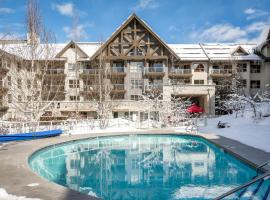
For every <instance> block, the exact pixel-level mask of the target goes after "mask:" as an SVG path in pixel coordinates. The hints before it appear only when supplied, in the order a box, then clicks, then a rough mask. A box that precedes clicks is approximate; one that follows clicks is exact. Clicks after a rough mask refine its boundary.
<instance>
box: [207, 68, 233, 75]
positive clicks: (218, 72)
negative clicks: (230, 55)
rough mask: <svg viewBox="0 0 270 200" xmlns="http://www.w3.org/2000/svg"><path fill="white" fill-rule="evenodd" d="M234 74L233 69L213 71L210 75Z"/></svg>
mask: <svg viewBox="0 0 270 200" xmlns="http://www.w3.org/2000/svg"><path fill="white" fill-rule="evenodd" d="M232 73H234V70H233V69H211V70H210V74H220V75H222V74H232Z"/></svg>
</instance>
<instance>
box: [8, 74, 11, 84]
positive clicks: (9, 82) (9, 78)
mask: <svg viewBox="0 0 270 200" xmlns="http://www.w3.org/2000/svg"><path fill="white" fill-rule="evenodd" d="M7 80H8V85H9V86H11V76H8V77H7Z"/></svg>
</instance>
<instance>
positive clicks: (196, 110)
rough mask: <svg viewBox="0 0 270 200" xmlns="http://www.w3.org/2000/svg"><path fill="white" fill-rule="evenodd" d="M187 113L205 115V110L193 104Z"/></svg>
mask: <svg viewBox="0 0 270 200" xmlns="http://www.w3.org/2000/svg"><path fill="white" fill-rule="evenodd" d="M187 112H189V113H203V112H204V109H203V108H201V107H200V106H198V105H196V104H195V103H193V104H192V105H191V106H190V107H188V108H187Z"/></svg>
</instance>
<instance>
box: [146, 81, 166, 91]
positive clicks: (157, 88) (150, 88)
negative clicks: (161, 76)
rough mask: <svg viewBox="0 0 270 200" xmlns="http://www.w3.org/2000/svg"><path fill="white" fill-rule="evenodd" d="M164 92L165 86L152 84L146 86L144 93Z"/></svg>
mask: <svg viewBox="0 0 270 200" xmlns="http://www.w3.org/2000/svg"><path fill="white" fill-rule="evenodd" d="M162 90H163V85H162V84H160V83H159V84H158V83H152V84H147V85H145V86H144V91H145V92H150V91H160V92H161V91H162Z"/></svg>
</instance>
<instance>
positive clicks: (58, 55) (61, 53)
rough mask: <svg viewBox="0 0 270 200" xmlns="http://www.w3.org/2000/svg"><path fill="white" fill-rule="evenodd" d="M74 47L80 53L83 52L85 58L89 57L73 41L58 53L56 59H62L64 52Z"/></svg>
mask: <svg viewBox="0 0 270 200" xmlns="http://www.w3.org/2000/svg"><path fill="white" fill-rule="evenodd" d="M72 46H74V47H76V48H77V49H78V50H79V51H81V52H82V53H83V54H84V55H85V57H88V55H87V54H86V53H85V52H84V51H83V50H82V49H81V48H80V47H79V46H78V45H77V43H75V42H74V41H72V40H71V41H70V42H69V43H68V44H67V45H66V46H65V47H64V48H63V49H62V50H61V51H60V52H58V53H57V54H56V56H55V57H56V58H60V57H61V56H62V55H63V54H64V52H65V51H66V50H67V49H68V48H71V47H72Z"/></svg>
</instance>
